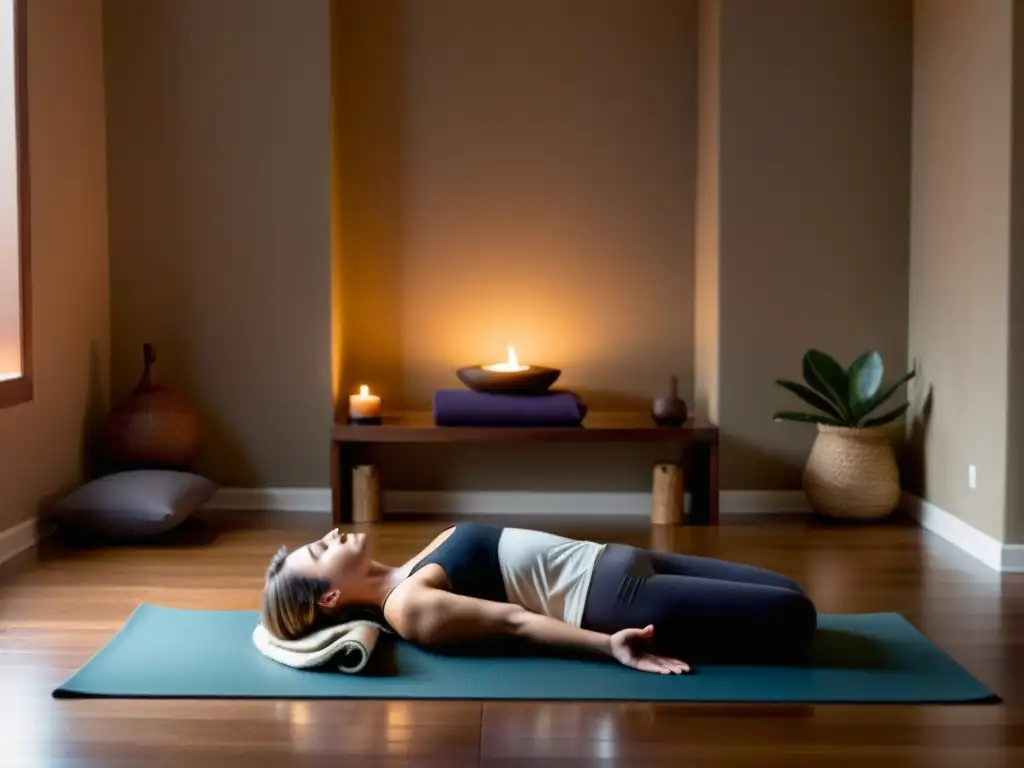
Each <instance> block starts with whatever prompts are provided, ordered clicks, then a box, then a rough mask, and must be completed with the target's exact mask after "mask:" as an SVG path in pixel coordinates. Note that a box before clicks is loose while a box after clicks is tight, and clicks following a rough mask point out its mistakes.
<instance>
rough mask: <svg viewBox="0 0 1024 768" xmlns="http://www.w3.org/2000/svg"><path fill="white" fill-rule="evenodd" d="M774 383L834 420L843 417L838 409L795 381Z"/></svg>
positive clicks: (776, 381) (784, 380)
mask: <svg viewBox="0 0 1024 768" xmlns="http://www.w3.org/2000/svg"><path fill="white" fill-rule="evenodd" d="M775 383H776V384H778V385H779V386H780V387H782V388H783V389H787V390H789V391H790V392H792V393H793V394H794V395H796V396H797V397H799V398H800V399H801V400H803V401H804V402H805V403H807V404H808V405H809V406H811V407H812V408H817V409H818V410H819V411H823V412H825V413H827V414H828V415H829V416H831V417H833V418H835V419H840V420H842V418H843V415H842V414H841V413H840V412H839V409H838V408H836V407H835V406H834V405H832V403H830V402H829V401H828V400H826V399H825V398H824V397H822V396H821V395H819V394H818V393H817V392H815V391H814V390H813V389H811V388H809V387H805V386H804V385H803V384H800V383H798V382H795V381H787V380H786V379H776V380H775Z"/></svg>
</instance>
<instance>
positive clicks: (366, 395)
mask: <svg viewBox="0 0 1024 768" xmlns="http://www.w3.org/2000/svg"><path fill="white" fill-rule="evenodd" d="M348 418H349V421H351V422H352V423H353V424H380V396H379V395H371V394H370V388H369V387H368V386H366V385H365V384H363V385H362V386H361V387H359V394H358V395H349V397H348Z"/></svg>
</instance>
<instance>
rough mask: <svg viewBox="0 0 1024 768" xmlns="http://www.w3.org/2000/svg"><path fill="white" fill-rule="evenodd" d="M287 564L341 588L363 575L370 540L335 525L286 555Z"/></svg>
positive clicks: (365, 571)
mask: <svg viewBox="0 0 1024 768" xmlns="http://www.w3.org/2000/svg"><path fill="white" fill-rule="evenodd" d="M285 562H286V564H287V566H288V567H289V568H291V569H292V570H293V571H294V572H295V573H297V574H299V575H301V576H309V577H312V578H316V579H323V580H325V581H328V582H330V585H331V588H332V589H340V588H341V587H342V586H343V585H344V584H345V583H346V582H348V583H351V582H352V581H353V580H354V579H358V578H360V577H362V576H364V575H366V573H367V571H368V570H369V568H370V542H369V540H368V539H367V537H366V534H365V533H341V532H339V531H338V529H337V528H335V529H334V530H333V531H331V532H330V533H328V534H327V535H326V536H324V537H323V538H321V539H317V540H316V541H311V542H310V543H309V544H306V545H304V546H302V547H299V548H298V549H296V550H295V551H294V552H292V553H291V554H289V555H288V559H287V560H286V561H285Z"/></svg>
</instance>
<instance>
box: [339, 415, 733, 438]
mask: <svg viewBox="0 0 1024 768" xmlns="http://www.w3.org/2000/svg"><path fill="white" fill-rule="evenodd" d="M333 437H334V440H336V441H339V442H349V443H358V442H364V443H452V442H488V441H508V442H513V441H519V442H558V441H565V442H584V441H586V442H591V441H592V442H602V441H604V442H613V441H631V442H692V443H713V442H717V441H718V427H717V426H715V425H714V424H711V423H709V422H706V421H700V420H697V419H693V418H691V419H690V420H689V421H687V422H686V423H685V424H683V425H681V426H679V427H659V426H658V425H656V424H655V423H654V420H653V419H652V418H651V415H650V414H649V413H644V412H628V411H609V412H596V413H590V414H588V415H587V417H586V419H584V421H583V426H580V427H439V426H437V425H436V424H435V423H434V415H433V413H432V412H430V411H415V412H406V413H390V414H386V415H385V416H384V419H383V423H382V424H379V425H377V424H374V425H367V424H346V423H338V424H335V425H334V432H333Z"/></svg>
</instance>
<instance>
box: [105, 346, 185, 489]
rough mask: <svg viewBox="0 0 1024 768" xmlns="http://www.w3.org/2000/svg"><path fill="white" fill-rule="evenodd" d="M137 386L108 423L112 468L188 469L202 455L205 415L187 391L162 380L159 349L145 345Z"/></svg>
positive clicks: (108, 455) (108, 457) (107, 453)
mask: <svg viewBox="0 0 1024 768" xmlns="http://www.w3.org/2000/svg"><path fill="white" fill-rule="evenodd" d="M142 360H143V370H142V375H141V376H140V378H139V381H138V383H137V384H136V385H135V389H133V390H132V391H131V393H130V394H129V395H128V396H127V397H126V398H125V399H124V400H123V401H122V402H121V403H120V404H118V406H117V407H116V408H114V410H113V411H111V413H110V415H109V416H107V418H106V420H105V422H104V425H103V453H104V459H105V461H106V464H107V466H108V468H109V469H111V470H126V469H176V470H185V469H187V468H188V467H189V466H190V465H191V464H192V463H193V462H194V461H195V459H196V456H197V455H198V453H199V442H200V424H199V416H198V414H197V413H196V410H195V408H193V407H192V405H191V403H190V402H189V401H188V400H187V399H186V398H185V397H184V396H182V395H181V394H179V393H178V392H175V391H174V390H172V389H170V388H168V387H165V386H163V385H161V384H160V383H159V382H158V381H157V380H156V372H155V364H156V352H155V350H154V349H153V345H152V344H144V345H143V352H142Z"/></svg>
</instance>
